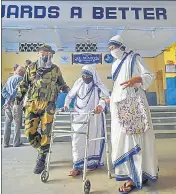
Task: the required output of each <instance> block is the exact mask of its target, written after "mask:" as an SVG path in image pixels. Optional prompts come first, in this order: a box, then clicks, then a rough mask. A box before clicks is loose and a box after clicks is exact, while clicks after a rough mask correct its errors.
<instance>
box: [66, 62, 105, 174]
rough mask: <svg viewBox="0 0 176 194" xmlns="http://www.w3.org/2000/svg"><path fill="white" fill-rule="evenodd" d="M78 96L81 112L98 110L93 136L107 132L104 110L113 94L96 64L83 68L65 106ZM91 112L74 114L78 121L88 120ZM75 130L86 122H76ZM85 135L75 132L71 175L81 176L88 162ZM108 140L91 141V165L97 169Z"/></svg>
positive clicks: (77, 108) (80, 129)
mask: <svg viewBox="0 0 176 194" xmlns="http://www.w3.org/2000/svg"><path fill="white" fill-rule="evenodd" d="M73 98H75V104H74V109H75V111H76V112H79V113H88V112H89V111H92V110H95V111H96V113H97V114H95V115H94V116H91V118H90V119H91V120H90V134H89V138H90V139H94V138H97V137H101V136H104V121H103V117H102V115H101V114H99V113H101V112H102V111H103V110H104V108H105V99H107V98H109V90H108V89H107V87H106V86H105V85H104V83H103V82H102V80H101V78H100V77H99V75H98V73H97V72H96V69H95V66H94V65H85V66H84V67H83V68H82V77H81V78H79V79H78V80H77V81H76V82H75V84H74V85H73V88H72V89H71V90H70V92H69V93H68V95H67V97H66V99H65V107H64V108H65V110H66V109H68V107H69V104H70V102H71V101H72V99H73ZM86 119H87V115H85V114H82V115H81V114H80V115H75V116H74V122H76V121H85V120H86ZM72 127H73V130H74V131H77V132H85V131H86V126H85V125H82V124H72ZM85 140H86V139H85V135H80V134H74V135H73V137H72V152H73V170H72V171H70V174H69V175H70V176H78V175H79V174H80V173H81V172H82V169H83V165H84V150H85ZM103 149H104V140H96V141H91V142H90V144H89V148H88V164H87V168H88V169H92V170H94V169H96V168H97V167H99V166H102V165H103V162H102V154H103Z"/></svg>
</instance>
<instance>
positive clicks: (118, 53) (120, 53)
mask: <svg viewBox="0 0 176 194" xmlns="http://www.w3.org/2000/svg"><path fill="white" fill-rule="evenodd" d="M123 54H124V51H122V50H121V49H120V48H116V49H114V50H112V51H111V55H112V56H113V57H114V58H115V59H122V56H123Z"/></svg>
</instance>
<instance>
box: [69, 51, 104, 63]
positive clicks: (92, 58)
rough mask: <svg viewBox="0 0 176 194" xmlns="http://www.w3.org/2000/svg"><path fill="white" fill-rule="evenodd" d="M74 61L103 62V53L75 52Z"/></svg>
mask: <svg viewBox="0 0 176 194" xmlns="http://www.w3.org/2000/svg"><path fill="white" fill-rule="evenodd" d="M72 63H76V64H84V65H85V64H102V54H91V53H84V54H73V55H72Z"/></svg>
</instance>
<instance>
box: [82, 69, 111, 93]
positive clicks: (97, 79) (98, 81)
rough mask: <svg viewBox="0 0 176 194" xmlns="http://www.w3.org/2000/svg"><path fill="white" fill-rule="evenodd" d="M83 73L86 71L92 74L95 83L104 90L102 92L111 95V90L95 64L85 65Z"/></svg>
mask: <svg viewBox="0 0 176 194" xmlns="http://www.w3.org/2000/svg"><path fill="white" fill-rule="evenodd" d="M82 73H84V74H85V73H86V75H88V76H92V77H93V82H94V84H95V85H97V86H98V88H99V89H100V90H101V91H102V93H103V94H104V95H106V96H107V97H109V90H108V88H107V87H106V86H105V84H104V83H103V81H102V80H101V78H100V76H99V74H98V73H97V71H96V68H95V65H85V66H83V68H82Z"/></svg>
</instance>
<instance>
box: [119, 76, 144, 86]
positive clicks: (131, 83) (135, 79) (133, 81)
mask: <svg viewBox="0 0 176 194" xmlns="http://www.w3.org/2000/svg"><path fill="white" fill-rule="evenodd" d="M137 83H142V77H140V76H138V77H133V78H131V79H129V80H128V81H126V82H123V83H121V84H120V85H121V86H124V88H123V89H125V88H127V87H133V86H134V85H135V84H137Z"/></svg>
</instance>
